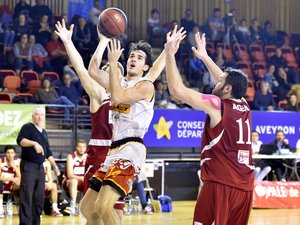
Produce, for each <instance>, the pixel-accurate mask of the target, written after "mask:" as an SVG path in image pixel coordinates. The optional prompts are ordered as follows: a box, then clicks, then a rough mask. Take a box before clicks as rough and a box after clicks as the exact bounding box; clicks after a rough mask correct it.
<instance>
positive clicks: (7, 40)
mask: <svg viewBox="0 0 300 225" xmlns="http://www.w3.org/2000/svg"><path fill="white" fill-rule="evenodd" d="M1 24H3V22H2V21H1V20H0V25H1ZM2 28H3V54H4V55H5V54H6V53H7V52H10V51H11V48H12V46H13V43H14V41H15V35H16V33H15V31H14V26H13V24H12V23H10V24H8V25H7V26H5V25H4V24H3V25H2Z"/></svg>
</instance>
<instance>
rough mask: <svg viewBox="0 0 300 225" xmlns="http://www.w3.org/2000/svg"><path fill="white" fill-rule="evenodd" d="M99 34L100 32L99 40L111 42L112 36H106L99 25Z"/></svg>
mask: <svg viewBox="0 0 300 225" xmlns="http://www.w3.org/2000/svg"><path fill="white" fill-rule="evenodd" d="M97 34H98V38H99V40H102V41H103V40H105V41H107V42H109V41H110V40H111V38H109V37H106V36H105V35H104V34H102V33H101V30H100V29H99V26H97Z"/></svg>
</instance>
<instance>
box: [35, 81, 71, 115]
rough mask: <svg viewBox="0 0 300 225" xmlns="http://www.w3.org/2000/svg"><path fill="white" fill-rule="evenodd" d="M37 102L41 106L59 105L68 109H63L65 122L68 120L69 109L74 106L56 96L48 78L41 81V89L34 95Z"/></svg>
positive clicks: (66, 99) (61, 97)
mask: <svg viewBox="0 0 300 225" xmlns="http://www.w3.org/2000/svg"><path fill="white" fill-rule="evenodd" d="M36 98H37V101H38V102H40V103H42V104H59V105H65V106H68V107H63V110H64V116H65V120H69V119H70V111H71V108H73V107H74V104H73V103H72V102H71V101H70V100H69V99H68V98H67V97H65V96H58V94H57V92H56V90H55V89H54V88H53V87H51V81H50V79H49V78H44V79H43V80H42V84H41V88H39V89H38V91H37V93H36ZM60 109H62V108H60Z"/></svg>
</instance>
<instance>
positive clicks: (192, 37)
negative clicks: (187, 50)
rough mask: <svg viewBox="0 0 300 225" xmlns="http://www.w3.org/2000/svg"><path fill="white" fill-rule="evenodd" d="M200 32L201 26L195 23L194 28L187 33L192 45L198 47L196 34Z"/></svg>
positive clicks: (188, 40) (189, 42)
mask: <svg viewBox="0 0 300 225" xmlns="http://www.w3.org/2000/svg"><path fill="white" fill-rule="evenodd" d="M197 32H199V26H198V25H197V24H195V26H194V27H193V30H192V31H191V32H189V33H188V34H187V42H188V44H189V46H190V47H196V40H195V35H196V34H197Z"/></svg>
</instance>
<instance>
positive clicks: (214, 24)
mask: <svg viewBox="0 0 300 225" xmlns="http://www.w3.org/2000/svg"><path fill="white" fill-rule="evenodd" d="M207 25H208V28H209V33H208V36H207V37H208V39H209V40H211V41H222V40H223V37H224V35H225V24H224V21H223V20H222V18H221V10H220V9H219V8H215V9H214V11H213V15H212V16H209V17H208V18H207Z"/></svg>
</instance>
